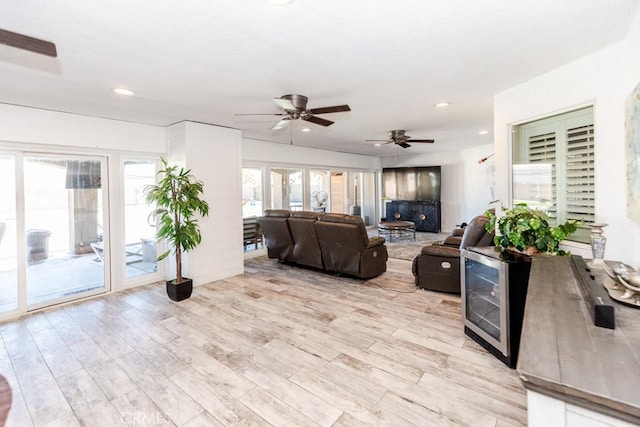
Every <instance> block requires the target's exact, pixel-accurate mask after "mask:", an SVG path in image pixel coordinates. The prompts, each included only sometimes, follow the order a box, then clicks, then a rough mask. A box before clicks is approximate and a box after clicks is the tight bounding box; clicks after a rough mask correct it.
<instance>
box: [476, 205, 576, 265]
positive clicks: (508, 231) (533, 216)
mask: <svg viewBox="0 0 640 427" xmlns="http://www.w3.org/2000/svg"><path fill="white" fill-rule="evenodd" d="M502 211H503V212H504V216H500V217H497V216H496V215H495V214H493V213H492V212H490V211H487V212H486V215H487V217H488V218H489V222H488V223H487V225H486V229H487V231H489V232H492V231H494V230H495V237H494V243H495V244H496V246H498V247H501V248H502V249H509V250H516V251H518V252H522V253H524V254H527V255H532V254H534V253H548V254H553V255H569V253H568V252H565V251H563V250H560V249H558V245H559V244H560V242H561V241H563V240H564V239H566V238H567V237H568V236H570V235H571V234H573V233H574V232H575V231H576V230H577V229H578V225H580V221H573V220H570V221H566V222H565V223H564V224H560V225H557V226H555V227H554V226H551V225H550V224H549V216H548V215H547V214H546V213H545V212H543V211H541V210H538V209H533V208H530V207H528V206H527V205H526V203H520V204H516V205H515V206H514V207H513V209H505V208H504V207H503V208H502Z"/></svg>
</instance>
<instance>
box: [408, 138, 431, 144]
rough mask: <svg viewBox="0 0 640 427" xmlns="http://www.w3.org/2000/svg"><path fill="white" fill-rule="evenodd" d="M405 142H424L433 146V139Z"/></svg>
mask: <svg viewBox="0 0 640 427" xmlns="http://www.w3.org/2000/svg"><path fill="white" fill-rule="evenodd" d="M407 142H426V143H427V144H433V143H434V142H435V141H434V140H433V139H407Z"/></svg>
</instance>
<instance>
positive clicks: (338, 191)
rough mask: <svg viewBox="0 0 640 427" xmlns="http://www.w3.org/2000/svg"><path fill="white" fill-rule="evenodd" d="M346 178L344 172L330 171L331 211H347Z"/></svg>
mask: <svg viewBox="0 0 640 427" xmlns="http://www.w3.org/2000/svg"><path fill="white" fill-rule="evenodd" d="M346 178H347V174H346V172H331V193H330V194H331V196H330V199H331V212H335V213H348V212H347V203H346V202H347V181H346Z"/></svg>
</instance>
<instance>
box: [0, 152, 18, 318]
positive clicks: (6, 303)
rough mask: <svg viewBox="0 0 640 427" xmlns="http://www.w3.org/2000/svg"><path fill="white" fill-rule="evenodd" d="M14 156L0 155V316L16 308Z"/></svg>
mask: <svg viewBox="0 0 640 427" xmlns="http://www.w3.org/2000/svg"><path fill="white" fill-rule="evenodd" d="M15 163H16V160H15V157H14V156H9V155H0V182H2V186H0V289H2V292H0V313H4V312H6V311H11V310H15V309H17V308H18V274H17V273H18V259H17V254H18V251H17V245H16V230H17V227H16V169H15Z"/></svg>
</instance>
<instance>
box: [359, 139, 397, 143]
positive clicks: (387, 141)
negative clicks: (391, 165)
mask: <svg viewBox="0 0 640 427" xmlns="http://www.w3.org/2000/svg"><path fill="white" fill-rule="evenodd" d="M365 141H366V142H384V143H389V142H393V141H389V140H388V139H365Z"/></svg>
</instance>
